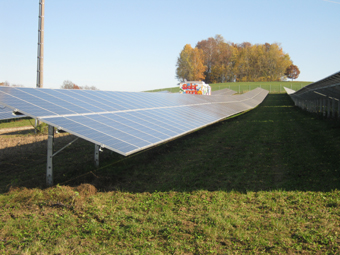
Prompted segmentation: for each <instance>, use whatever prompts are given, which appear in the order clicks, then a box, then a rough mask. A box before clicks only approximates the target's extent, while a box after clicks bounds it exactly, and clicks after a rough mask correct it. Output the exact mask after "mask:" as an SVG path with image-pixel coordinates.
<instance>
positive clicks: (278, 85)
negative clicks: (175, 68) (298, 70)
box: [152, 81, 312, 94]
mask: <svg viewBox="0 0 340 255" xmlns="http://www.w3.org/2000/svg"><path fill="white" fill-rule="evenodd" d="M311 83H312V82H306V81H301V82H299V81H280V82H228V83H215V84H209V85H210V86H211V89H212V91H215V90H220V89H225V88H228V89H232V90H234V91H236V92H237V93H241V94H242V93H245V92H247V91H249V90H253V89H255V88H257V87H261V88H264V89H266V90H268V91H269V92H270V93H274V94H277V93H286V92H285V90H284V87H288V88H291V89H293V90H299V89H301V88H302V87H304V86H307V85H308V84H311ZM164 90H166V91H169V92H173V93H175V92H178V91H179V89H178V87H172V88H164V89H157V90H152V91H153V92H157V91H164Z"/></svg>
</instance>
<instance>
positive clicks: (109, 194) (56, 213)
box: [0, 94, 340, 254]
mask: <svg viewBox="0 0 340 255" xmlns="http://www.w3.org/2000/svg"><path fill="white" fill-rule="evenodd" d="M57 142H58V141H57ZM339 144H340V133H339V124H338V123H337V122H336V121H333V120H327V119H323V118H322V117H319V116H317V115H313V114H310V113H306V112H303V111H301V110H300V109H298V108H295V107H294V106H293V104H292V102H291V100H290V98H289V97H288V96H287V95H285V94H269V95H268V97H267V98H266V99H265V100H264V102H263V103H262V104H261V105H260V106H258V107H257V108H256V109H254V110H252V111H249V112H247V113H245V114H242V115H239V116H237V117H235V118H231V119H228V120H225V121H223V122H220V123H217V124H214V125H212V126H209V127H207V128H204V129H201V130H198V131H196V132H194V133H192V134H190V135H187V136H185V137H182V138H179V139H176V140H174V141H172V142H169V143H166V144H163V145H160V146H158V147H156V148H152V149H149V150H147V151H144V152H141V153H138V154H136V155H133V156H130V157H127V158H124V157H122V156H119V155H117V154H111V153H110V152H108V151H104V152H103V153H102V154H101V168H99V169H95V168H94V167H93V166H92V155H93V145H92V144H90V143H87V142H84V141H80V142H76V143H75V144H74V146H73V145H72V146H71V147H69V148H68V149H67V150H66V151H65V152H63V153H62V155H60V156H57V157H56V158H55V165H54V167H55V168H54V171H55V181H56V182H58V183H61V184H63V185H70V186H71V187H73V188H71V187H69V186H55V187H53V188H49V189H44V184H43V183H44V181H45V180H44V178H45V177H44V172H45V171H46V170H45V167H46V165H45V161H46V158H45V157H46V151H44V150H45V148H43V146H42V149H41V150H40V151H39V150H36V151H35V152H34V153H33V152H32V153H33V154H29V155H27V154H26V156H25V155H17V156H18V157H20V158H18V159H17V161H18V164H19V163H20V164H21V165H22V166H21V167H20V166H13V165H6V161H5V162H3V164H2V165H1V166H2V170H1V172H0V175H1V177H3V178H0V186H1V187H2V192H3V194H2V195H0V204H2V205H5V206H3V207H2V208H1V209H0V253H4V254H12V253H19V254H36V253H40V254H54V253H58V254H70V253H71V254H72V253H85V254H88V253H92V254H93V253H96V254H105V253H106V254H107V253H108V254H112V253H121V254H132V253H136V254H209V253H211V254H237V253H240V254H249V253H250V254H260V253H272V254H287V253H288V254H289V253H290V254H296V253H307V254H311V253H312V254H337V253H338V252H339V251H340V249H339V248H340V238H339V236H340V235H339V234H340V192H339V190H340V189H339V188H340V167H339V155H340V145H339ZM58 146H62V143H60V144H58ZM28 148H29V147H28V145H27V149H26V147H24V151H27V152H26V153H28ZM34 155H35V156H34ZM25 157H26V158H25ZM27 158H29V160H30V161H29V160H28V159H27ZM28 162H29V163H28ZM11 183H12V185H15V186H18V187H20V188H19V189H13V190H11V191H10V192H8V188H9V186H10V185H9V184H11ZM81 183H90V184H91V185H94V186H95V187H96V188H97V189H98V190H99V192H98V193H95V192H94V187H93V186H91V185H81V186H78V185H79V184H81ZM26 188H30V189H26Z"/></svg>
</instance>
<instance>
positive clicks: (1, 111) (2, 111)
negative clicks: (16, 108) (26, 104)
mask: <svg viewBox="0 0 340 255" xmlns="http://www.w3.org/2000/svg"><path fill="white" fill-rule="evenodd" d="M23 117H27V116H25V115H13V110H12V109H10V108H8V107H6V106H4V105H0V120H7V119H17V118H23Z"/></svg>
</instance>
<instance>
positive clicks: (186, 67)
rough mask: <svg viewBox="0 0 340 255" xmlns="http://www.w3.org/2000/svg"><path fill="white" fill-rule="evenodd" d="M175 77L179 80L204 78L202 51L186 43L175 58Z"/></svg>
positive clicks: (204, 67)
mask: <svg viewBox="0 0 340 255" xmlns="http://www.w3.org/2000/svg"><path fill="white" fill-rule="evenodd" d="M176 66H177V69H176V77H177V79H178V80H180V81H184V80H188V81H200V80H203V79H204V78H205V75H204V71H205V70H206V66H205V65H204V60H203V51H202V50H201V49H198V48H192V47H191V45H190V44H186V45H185V46H184V48H183V50H182V51H181V53H180V55H179V57H178V59H177V64H176Z"/></svg>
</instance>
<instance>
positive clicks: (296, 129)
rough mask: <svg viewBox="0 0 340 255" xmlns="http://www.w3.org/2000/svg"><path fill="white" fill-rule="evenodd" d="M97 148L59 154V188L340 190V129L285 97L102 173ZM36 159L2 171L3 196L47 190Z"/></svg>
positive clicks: (115, 159)
mask: <svg viewBox="0 0 340 255" xmlns="http://www.w3.org/2000/svg"><path fill="white" fill-rule="evenodd" d="M42 143H44V146H41V147H42V148H43V147H45V149H46V141H44V142H42ZM60 146H62V145H60ZM19 147H20V146H19ZM29 147H30V145H27V146H26V145H25V147H24V148H23V150H27V151H28V150H30V149H29ZM93 149H94V146H93V144H90V143H87V142H85V141H79V142H76V143H75V144H74V145H72V146H71V147H69V148H67V149H66V150H65V151H64V152H62V155H60V156H59V155H58V156H57V157H56V158H55V160H54V175H55V176H54V179H55V183H60V184H63V185H71V186H72V185H79V184H81V183H91V184H93V185H95V186H96V187H97V188H98V189H100V190H102V191H111V190H121V191H127V192H154V191H171V190H172V191H194V190H209V191H215V190H224V191H231V190H235V191H238V192H242V193H243V192H247V191H260V190H302V191H331V190H334V189H340V169H339V155H340V133H339V125H338V124H337V122H335V121H330V120H326V119H322V118H321V117H318V116H317V115H314V114H309V113H306V112H303V111H301V110H300V109H298V108H296V107H294V106H293V103H292V101H291V100H290V98H289V97H288V96H287V95H285V94H270V95H268V96H267V98H266V99H265V100H264V102H263V103H262V104H261V105H260V106H259V107H257V108H256V109H254V110H252V111H250V112H247V113H245V114H243V115H240V116H238V117H235V118H232V119H229V120H225V121H222V122H219V123H217V124H214V125H212V126H209V127H207V128H204V129H201V130H198V131H196V132H194V133H192V134H189V135H187V136H184V137H182V138H179V139H176V140H174V141H171V142H168V143H166V144H163V145H160V146H158V147H155V148H151V149H149V150H147V151H143V152H140V153H137V154H135V155H132V156H130V157H123V156H120V155H118V154H115V153H110V152H109V151H105V152H104V153H102V154H101V155H100V157H101V166H100V168H99V169H95V168H94V167H93ZM35 153H36V154H37V156H36V157H34V161H33V162H31V163H30V162H29V160H27V155H26V159H25V155H22V154H20V155H17V158H18V162H23V164H21V166H20V167H16V168H15V170H14V171H12V170H11V166H9V165H7V168H8V169H7V170H6V171H5V172H4V171H3V170H1V172H0V175H1V177H2V175H3V174H6V175H7V176H6V178H5V180H2V181H1V185H0V186H1V187H2V189H1V191H2V192H6V190H8V189H7V187H8V185H17V186H25V187H30V188H31V187H39V188H42V187H44V183H45V168H46V165H45V164H46V150H44V149H41V150H40V151H39V152H38V150H37V151H35ZM29 157H31V156H29ZM25 160H26V161H25ZM5 164H6V163H5ZM0 167H1V165H0ZM13 180H14V181H13ZM15 180H17V181H15ZM6 185H7V187H6Z"/></svg>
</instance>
